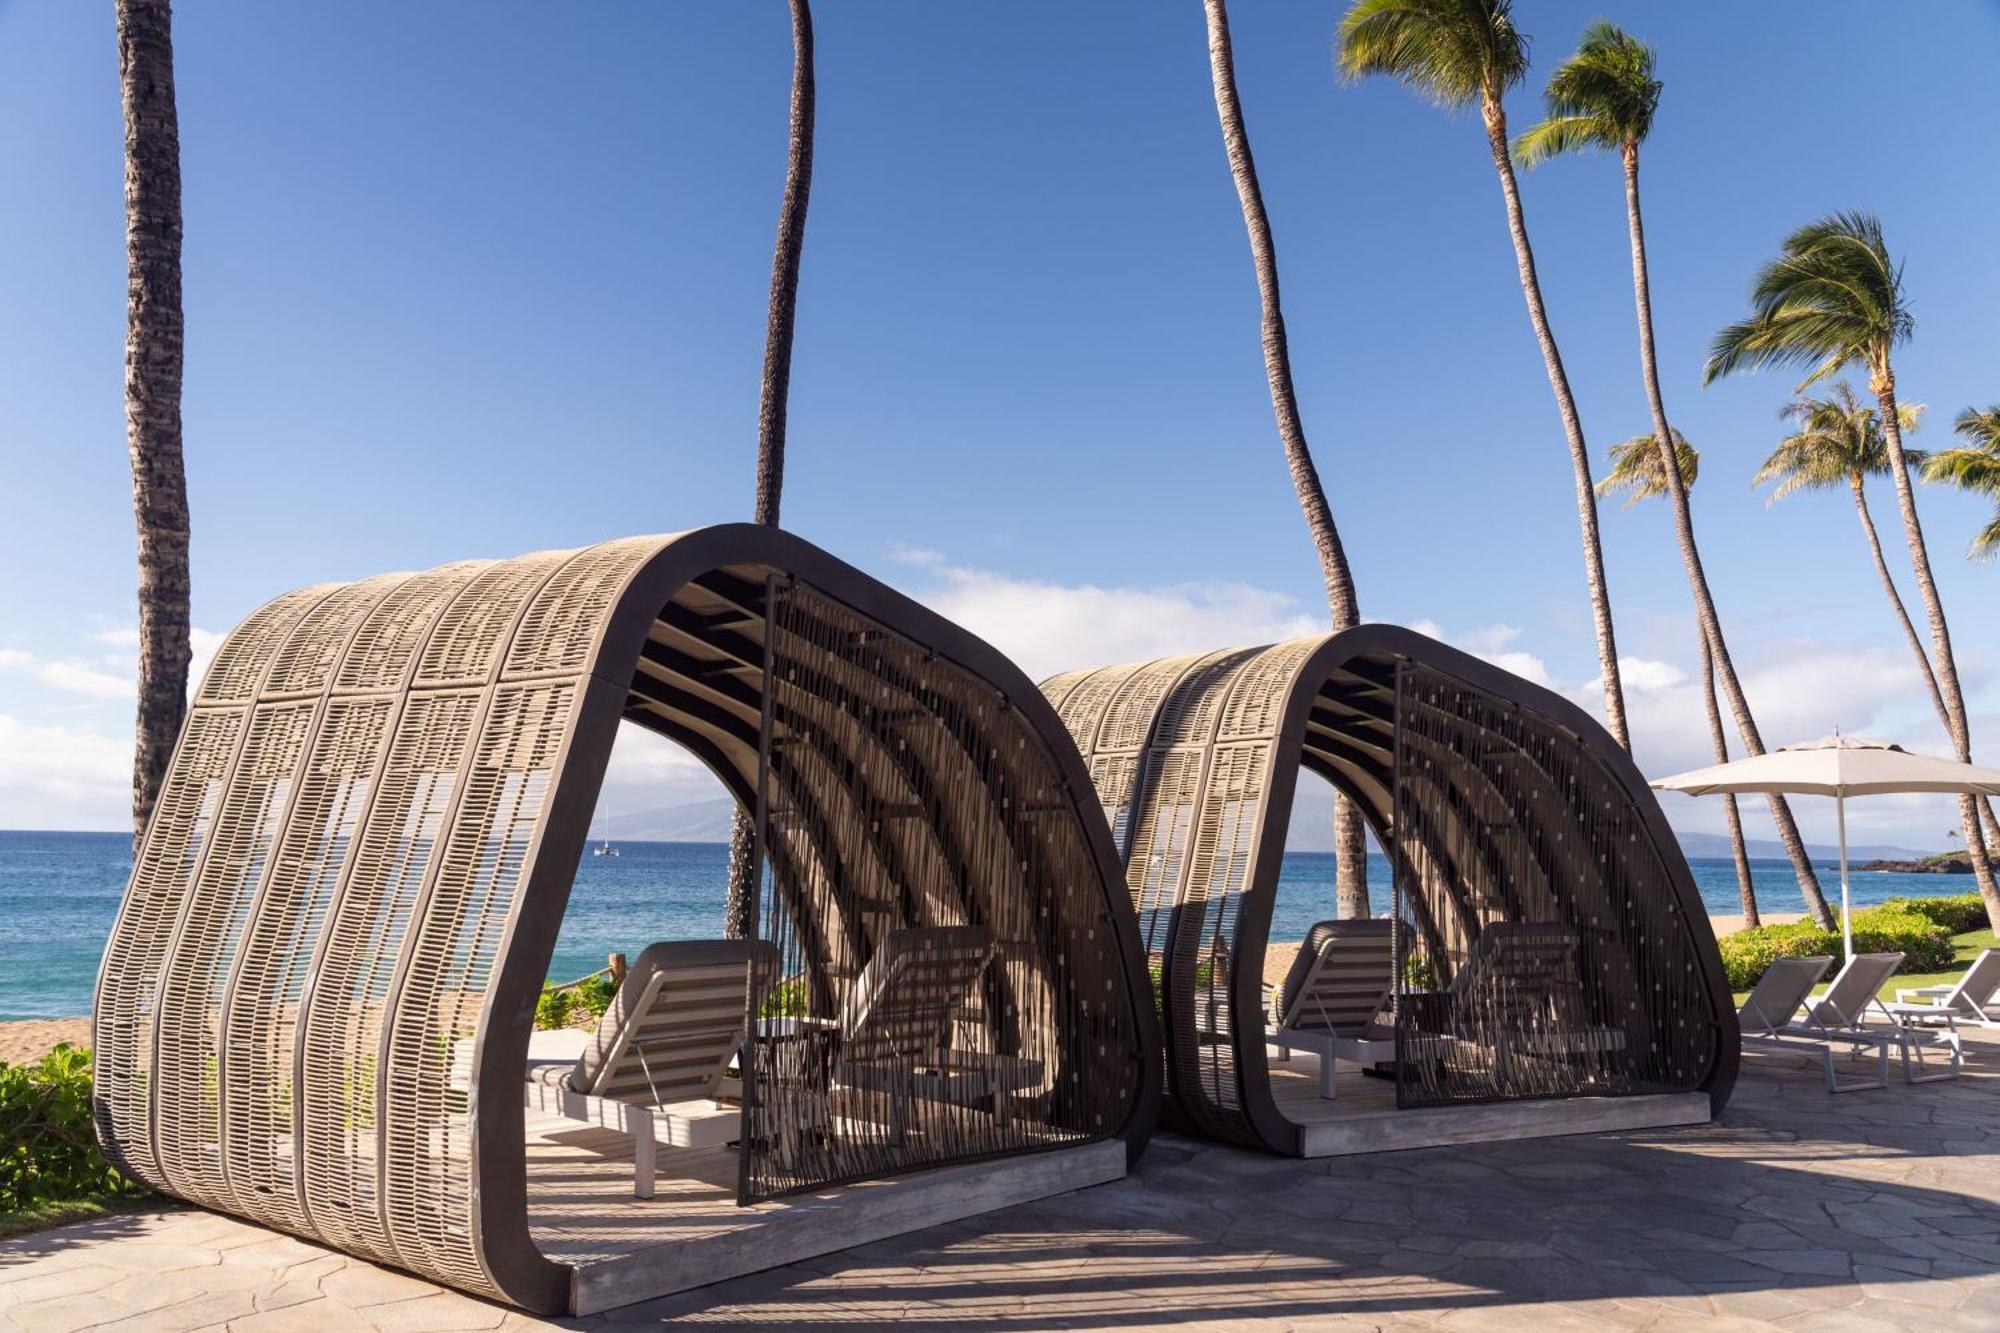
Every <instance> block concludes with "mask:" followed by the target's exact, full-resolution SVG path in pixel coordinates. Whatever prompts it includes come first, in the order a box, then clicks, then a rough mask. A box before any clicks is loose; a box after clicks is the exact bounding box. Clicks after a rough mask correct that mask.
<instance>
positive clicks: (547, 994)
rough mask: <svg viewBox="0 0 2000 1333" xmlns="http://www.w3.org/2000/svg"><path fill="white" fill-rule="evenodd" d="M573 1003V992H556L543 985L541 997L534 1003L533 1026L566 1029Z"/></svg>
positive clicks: (552, 987) (553, 988) (550, 987)
mask: <svg viewBox="0 0 2000 1333" xmlns="http://www.w3.org/2000/svg"><path fill="white" fill-rule="evenodd" d="M574 1003H575V999H574V992H572V991H567V990H557V989H556V988H555V987H554V986H549V985H544V986H543V987H542V997H541V998H540V999H539V1000H536V1001H535V1026H536V1027H538V1028H566V1027H568V1026H569V1011H570V1006H571V1005H572V1004H574Z"/></svg>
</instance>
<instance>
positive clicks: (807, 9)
mask: <svg viewBox="0 0 2000 1333" xmlns="http://www.w3.org/2000/svg"><path fill="white" fill-rule="evenodd" d="M790 3H791V9H792V107H791V134H790V140H789V146H788V148H787V150H786V154H785V192H784V196H783V198H782V199H781V200H780V201H779V204H778V239H777V243H776V245H775V246H774V247H773V249H772V254H771V297H770V302H769V304H768V306H767V307H766V313H765V317H764V375H763V380H762V382H761V383H760V384H759V385H758V392H757V502H756V508H755V511H754V513H753V518H754V520H755V521H756V522H758V523H762V524H764V525H766V526H767V527H776V526H777V525H778V505H779V501H780V499H781V498H782V496H783V494H784V488H785V424H786V417H785V413H786V407H787V403H788V399H789V396H790V392H791V385H792V328H793V317H794V315H795V314H796V312H797V310H798V304H799V259H800V256H801V255H802V254H803V252H804V249H805V242H806V206H807V204H808V202H809V201H810V199H811V197H812V169H813V113H814V110H815V106H816V103H817V97H818V91H817V87H816V84H815V81H814V77H813V27H812V4H811V0H790ZM756 837H757V829H756V821H755V820H754V819H752V817H751V816H750V813H749V812H748V811H746V810H744V809H743V808H742V807H741V806H739V807H738V808H737V811H736V817H735V819H734V820H733V821H732V822H731V824H730V827H729V884H728V890H727V895H726V899H725V905H724V909H723V912H724V916H725V917H726V926H727V929H728V933H729V934H730V935H731V936H734V937H738V938H740V937H742V936H744V935H748V934H750V933H751V930H752V927H753V920H754V917H755V913H756V903H757V882H756V860H755V855H754V849H755V845H756Z"/></svg>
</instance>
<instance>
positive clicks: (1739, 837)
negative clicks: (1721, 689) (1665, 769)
mask: <svg viewBox="0 0 2000 1333" xmlns="http://www.w3.org/2000/svg"><path fill="white" fill-rule="evenodd" d="M1674 457H1675V460H1676V461H1677V462H1678V463H1679V465H1680V474H1681V484H1682V486H1683V487H1689V486H1693V485H1694V483H1695V478H1696V477H1697V476H1699V475H1700V473H1701V455H1700V454H1699V453H1697V452H1696V451H1695V447H1694V446H1693V445H1691V444H1689V443H1688V442H1687V438H1686V437H1685V436H1683V435H1682V434H1681V433H1680V432H1679V431H1675V432H1674ZM1664 461H1665V460H1664V459H1663V458H1662V456H1661V453H1660V448H1659V443H1658V441H1657V439H1656V438H1655V437H1654V436H1651V435H1635V436H1633V437H1632V438H1631V439H1629V440H1627V441H1625V442H1624V443H1623V444H1614V445H1612V446H1611V470H1610V471H1608V472H1606V473H1605V474H1604V479H1603V480H1602V481H1600V482H1598V483H1597V496H1598V498H1599V499H1600V500H1601V499H1603V498H1604V497H1605V496H1608V495H1621V494H1622V495H1623V496H1624V497H1625V508H1627V509H1630V508H1631V507H1632V506H1633V505H1635V504H1637V503H1639V501H1641V500H1650V499H1652V498H1653V497H1654V496H1656V495H1664V494H1666V491H1667V480H1666V469H1665V468H1664V467H1662V466H1661V464H1662V463H1663V462H1664ZM1696 628H1697V630H1699V626H1698V625H1697V627H1696ZM1695 638H1696V639H1697V640H1698V641H1699V642H1700V645H1701V701H1702V704H1703V705H1704V706H1705V707H1706V708H1707V710H1708V739H1709V744H1711V745H1712V746H1714V747H1715V762H1716V763H1718V764H1726V763H1728V762H1729V737H1728V735H1727V734H1726V733H1724V731H1723V729H1722V711H1721V709H1719V708H1718V707H1717V706H1716V702H1715V653H1714V651H1713V650H1712V649H1711V648H1710V647H1709V644H1708V636H1707V635H1706V634H1701V633H1697V634H1696V635H1695ZM1722 810H1723V814H1724V816H1725V817H1726V818H1727V820H1728V823H1729V852H1730V857H1731V859H1732V860H1733V861H1734V862H1735V863H1736V896H1737V900H1738V901H1739V902H1740V903H1742V905H1743V924H1744V925H1745V926H1760V925H1762V924H1763V917H1762V914H1760V913H1759V912H1758V910H1757V891H1756V885H1755V883H1754V882H1753V881H1752V879H1751V876H1750V853H1749V852H1748V851H1747V850H1746V849H1745V848H1744V846H1743V815H1742V812H1741V811H1740V810H1739V809H1738V808H1737V805H1736V797H1735V795H1734V793H1726V794H1724V796H1723V798H1722Z"/></svg>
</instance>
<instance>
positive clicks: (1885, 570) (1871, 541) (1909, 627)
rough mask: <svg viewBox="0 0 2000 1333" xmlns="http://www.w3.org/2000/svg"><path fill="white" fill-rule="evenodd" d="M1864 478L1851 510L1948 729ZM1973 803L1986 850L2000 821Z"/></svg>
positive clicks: (1857, 480)
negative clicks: (1877, 527) (1885, 553)
mask: <svg viewBox="0 0 2000 1333" xmlns="http://www.w3.org/2000/svg"><path fill="white" fill-rule="evenodd" d="M1866 484H1867V479H1866V478H1864V477H1863V476H1862V475H1861V474H1860V473H1859V472H1856V473H1854V474H1852V475H1851V476H1849V477H1848V479H1847V485H1848V489H1850V490H1851V491H1853V492H1854V510H1855V512H1856V513H1857V514H1859V515H1860V516H1861V532H1862V535H1863V536H1864V537H1866V538H1867V539H1868V554H1869V556H1870V557H1871V558H1872V559H1873V560H1874V561H1875V573H1876V576H1877V577H1879V578H1880V579H1881V580H1882V591H1883V592H1885V593H1887V594H1888V597H1889V609H1890V610H1892V611H1894V612H1895V613H1896V623H1897V624H1898V625H1900V626H1902V629H1903V639H1904V641H1905V642H1907V643H1908V644H1909V645H1910V651H1911V652H1912V653H1914V654H1915V655H1916V659H1917V670H1918V671H1919V672H1920V673H1921V674H1922V676H1923V679H1924V687H1925V688H1926V689H1927V690H1929V691H1930V696H1931V707H1932V708H1934V709H1935V710H1937V716H1938V721H1939V722H1940V723H1941V724H1943V726H1944V728H1945V730H1947V731H1949V730H1950V729H1951V713H1950V711H1949V710H1947V709H1946V708H1945V706H1944V692H1943V691H1942V690H1940V689H1939V688H1938V679H1937V672H1936V671H1935V670H1934V669H1932V667H1931V655H1930V653H1929V652H1928V651H1926V650H1925V648H1924V641H1923V638H1922V637H1921V636H1920V635H1919V634H1918V633H1917V627H1916V625H1915V624H1914V623H1913V622H1912V621H1911V620H1910V609H1909V607H1907V606H1906V605H1904V603H1903V594H1902V593H1901V592H1899V591H1898V590H1897V588H1896V580H1895V577H1894V576H1893V575H1891V574H1890V573H1889V562H1888V561H1887V560H1885V559H1884V558H1883V556H1882V538H1881V537H1880V536H1879V535H1877V533H1876V531H1875V516H1874V515H1873V514H1871V513H1869V512H1868V494H1867V491H1866V490H1865V489H1864V487H1865V486H1866ZM1973 804H1974V805H1975V806H1976V807H1977V809H1978V812H1979V817H1980V819H1981V821H1982V822H1983V824H1984V827H1985V834H1986V838H1985V841H1986V845H1987V848H1988V849H1989V852H1990V850H1991V849H1992V848H1994V847H1996V846H2000V823H1996V822H1995V821H1994V818H1993V807H1992V805H1991V804H1990V803H1989V802H1988V801H1987V800H1986V799H1985V798H1984V797H1979V798H1977V799H1975V800H1974V802H1973Z"/></svg>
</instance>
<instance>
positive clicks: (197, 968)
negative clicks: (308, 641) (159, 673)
mask: <svg viewBox="0 0 2000 1333" xmlns="http://www.w3.org/2000/svg"><path fill="white" fill-rule="evenodd" d="M317 702H318V701H317V700H313V699H307V700H300V701H295V702H291V703H268V704H259V705H257V706H256V708H254V709H253V710H252V711H251V714H250V725H249V733H248V735H247V737H246V739H245V743H244V746H243V750H242V753H241V755H240V756H239V757H238V759H237V761H236V764H235V766H234V769H233V771H232V772H231V774H230V779H229V785H228V788H227V790H226V791H225V793H224V795H223V799H222V803H221V808H220V809H219V810H218V812H217V814H216V819H215V826H214V833H213V835H212V837H211V838H210V840H209V842H210V845H209V849H208V854H207V855H206V856H204V857H203V858H202V862H201V868H200V870H199V871H198V872H197V873H196V874H195V876H194V879H193V881H192V883H191V884H190V885H189V888H188V893H187V897H186V900H185V901H184V902H183V904H182V908H181V920H180V927H179V930H178V931H177V932H176V934H175V937H174V945H173V948H172V950H171V952H169V954H168V956H167V958H166V963H165V967H164V970H163V973H162V979H161V987H160V1002H159V1011H158V1014H157V1015H156V1017H155V1019H154V1025H155V1027H156V1029H157V1030H158V1031H159V1032H160V1033H162V1034H170V1037H169V1038H168V1039H163V1040H160V1041H159V1042H158V1046H157V1049H158V1051H159V1058H158V1062H157V1066H156V1074H157V1078H156V1082H155V1084H154V1090H153V1101H154V1120H155V1133H154V1141H155V1143H156V1144H157V1145H158V1150H159V1154H160V1167H161V1169H162V1170H163V1171H164V1172H165V1173H166V1177H167V1180H168V1182H169V1183H170V1184H171V1185H172V1186H173V1188H174V1192H175V1193H177V1194H179V1195H181V1197H183V1198H187V1199H193V1200H196V1201H198V1202H201V1203H208V1204H217V1203H223V1202H226V1201H227V1196H228V1191H227V1187H226V1186H225V1184H224V1182H223V1173H222V1152H221V1145H222V1124H221V1117H222V1107H221V1097H222V1090H221V1087H220V1082H219V1077H220V1071H219V1063H220V1050H221V1019H222V1000H223V989H224V986H225V984H226V982H227V981H228V978H229V972H230V968H231V965H232V964H233V963H234V962H235V958H236V949H237V945H238V942H239V940H240V939H241V936H242V931H243V923H244V921H245V919H246V918H247V917H248V915H249V912H250V905H251V901H252V899H253V897H254V895H255V894H256V891H257V887H258V885H259V884H260V883H261V882H262V880H263V875H264V867H265V865H266V864H267V863H268V862H269V860H270V855H271V848H272V845H273V843H274V842H275V840H276V838H277V833H278V829H279V826H280V825H281V824H282V822H283V820H284V817H285V812H286V810H287V808H288V807H289V805H290V803H291V795H292V790H293V786H294V783H295V781H296V778H297V774H298V769H299V762H300V760H301V759H302V758H303V757H304V753H305V746H306V736H307V733H308V731H309V729H310V728H311V726H312V722H313V716H314V712H315V709H316V706H317Z"/></svg>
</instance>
